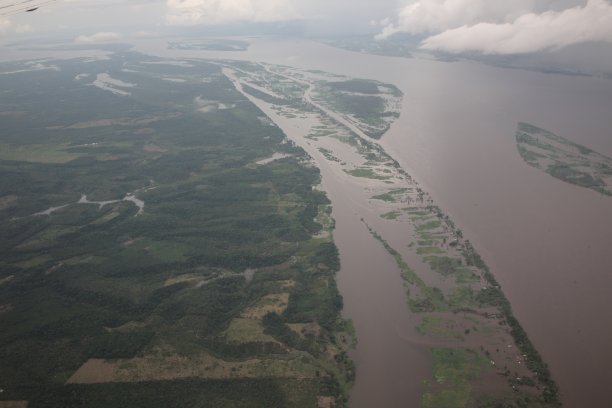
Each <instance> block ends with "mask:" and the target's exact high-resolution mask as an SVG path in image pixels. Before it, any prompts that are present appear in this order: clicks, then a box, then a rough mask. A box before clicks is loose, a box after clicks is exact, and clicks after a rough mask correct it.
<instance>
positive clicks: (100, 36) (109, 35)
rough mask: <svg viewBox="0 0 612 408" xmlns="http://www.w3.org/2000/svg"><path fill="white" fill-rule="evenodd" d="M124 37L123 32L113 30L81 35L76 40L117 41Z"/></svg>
mask: <svg viewBox="0 0 612 408" xmlns="http://www.w3.org/2000/svg"><path fill="white" fill-rule="evenodd" d="M121 38H122V36H121V34H119V33H113V32H100V33H96V34H92V35H80V36H78V37H77V38H76V39H75V40H74V42H76V43H80V44H90V43H101V42H109V41H117V40H120V39H121Z"/></svg>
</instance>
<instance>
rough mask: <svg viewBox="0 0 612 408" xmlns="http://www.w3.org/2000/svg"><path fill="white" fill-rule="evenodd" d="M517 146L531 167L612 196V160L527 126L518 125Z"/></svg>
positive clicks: (554, 135) (544, 131) (525, 124)
mask: <svg viewBox="0 0 612 408" xmlns="http://www.w3.org/2000/svg"><path fill="white" fill-rule="evenodd" d="M516 144H517V148H518V151H519V153H520V155H521V157H522V158H523V160H525V162H526V163H527V164H529V165H530V166H532V167H535V168H538V169H541V170H543V171H545V172H546V173H548V174H550V175H551V176H553V177H555V178H558V179H559V180H563V181H565V182H567V183H571V184H576V185H578V186H581V187H586V188H590V189H591V190H595V191H598V192H600V193H602V194H606V195H612V159H611V158H609V157H607V156H604V155H602V154H599V153H597V152H595V151H593V150H591V149H589V148H588V147H585V146H582V145H579V144H577V143H574V142H572V141H570V140H568V139H565V138H563V137H561V136H558V135H556V134H554V133H551V132H548V131H546V130H544V129H541V128H539V127H536V126H533V125H529V124H527V123H519V125H518V130H517V132H516Z"/></svg>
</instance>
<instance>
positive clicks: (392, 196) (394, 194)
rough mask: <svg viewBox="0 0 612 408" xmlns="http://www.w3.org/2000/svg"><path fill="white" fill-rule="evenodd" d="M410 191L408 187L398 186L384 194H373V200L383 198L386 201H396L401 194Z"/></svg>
mask: <svg viewBox="0 0 612 408" xmlns="http://www.w3.org/2000/svg"><path fill="white" fill-rule="evenodd" d="M407 191H408V189H407V188H396V189H394V190H390V191H389V192H386V193H383V194H378V195H375V196H372V199H373V200H382V201H386V202H388V203H395V202H397V200H398V198H399V197H398V196H400V195H401V194H404V193H406V192H407Z"/></svg>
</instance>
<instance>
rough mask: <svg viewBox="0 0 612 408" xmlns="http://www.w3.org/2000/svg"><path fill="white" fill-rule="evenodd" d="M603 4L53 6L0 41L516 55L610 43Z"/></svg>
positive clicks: (542, 0)
mask: <svg viewBox="0 0 612 408" xmlns="http://www.w3.org/2000/svg"><path fill="white" fill-rule="evenodd" d="M21 1H23V0H0V6H2V5H7V4H15V3H18V2H21ZM34 1H36V0H34ZM40 1H41V2H43V1H45V0H40ZM610 1H611V0H131V1H128V0H57V1H56V2H54V3H52V4H49V5H46V6H43V7H41V8H40V9H39V10H37V11H36V12H33V13H20V14H16V15H12V16H9V17H6V16H0V36H1V37H2V38H3V39H4V40H12V39H17V38H19V36H23V35H40V36H42V35H47V34H53V33H66V34H67V35H68V34H73V35H74V36H75V37H74V38H75V41H77V42H95V41H111V40H119V39H121V38H125V37H129V36H132V35H135V34H136V33H138V34H139V35H144V34H145V33H161V32H164V31H165V30H168V29H171V28H173V27H182V26H192V27H211V26H222V25H225V24H236V23H243V22H244V23H246V22H255V23H299V25H300V26H301V27H304V28H305V30H306V33H307V34H311V35H314V34H317V33H321V34H353V33H371V34H372V36H374V35H376V38H378V39H381V40H384V39H385V38H389V37H391V36H393V35H395V34H397V33H407V34H413V35H419V36H421V37H422V38H423V41H422V43H421V47H422V48H424V49H429V50H442V51H448V52H464V51H469V52H481V53H484V54H517V53H518V54H520V53H535V52H542V51H545V52H546V51H550V50H557V49H561V48H563V47H567V46H571V45H575V44H581V43H587V42H606V43H612V3H611V2H610ZM1 10H3V9H2V8H0V11H1Z"/></svg>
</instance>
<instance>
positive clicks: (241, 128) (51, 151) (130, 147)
mask: <svg viewBox="0 0 612 408" xmlns="http://www.w3.org/2000/svg"><path fill="white" fill-rule="evenodd" d="M15 64H17V63H15ZM57 64H58V66H59V68H60V70H59V71H49V72H48V71H45V72H39V71H34V72H26V73H20V74H14V75H10V76H7V75H4V76H2V77H0V87H1V88H2V89H3V92H4V95H5V97H3V98H2V100H1V101H0V111H2V112H10V111H19V112H26V114H25V115H13V116H10V115H9V116H6V117H3V120H2V121H1V122H0V135H1V136H0V144H1V145H2V146H11V149H12V150H10V151H11V152H19V154H15V155H14V156H9V155H8V153H3V155H0V169H1V171H2V172H3V175H4V177H2V179H1V180H0V220H2V224H3V228H2V231H1V232H0V254H1V259H2V260H1V261H0V325H1V326H2V327H3V330H2V332H1V333H0V346H1V347H0V366H2V370H0V384H1V385H2V388H3V390H4V392H3V393H2V394H0V399H2V400H28V401H30V405H29V406H34V407H37V406H49V407H52V406H57V407H76V406H92V407H95V406H104V407H106V406H130V407H138V406H150V407H154V406H215V407H217V406H219V407H223V406H232V407H233V406H238V407H242V406H244V407H251V406H279V407H281V406H282V407H285V406H296V407H302V406H304V407H306V406H308V407H310V406H313V404H315V403H316V398H317V396H330V397H333V398H334V399H335V401H336V403H337V404H338V406H342V405H343V404H344V403H345V400H346V393H347V390H348V388H349V387H350V384H351V383H352V379H353V376H354V368H353V367H352V363H351V361H350V360H349V359H348V357H347V356H346V352H345V350H347V349H348V348H350V343H351V341H348V340H346V339H347V338H348V337H347V336H346V335H345V333H346V332H347V327H346V324H345V322H344V321H343V320H342V319H341V318H340V309H341V308H342V298H341V296H340V295H339V293H338V290H337V287H336V284H335V272H336V271H337V270H338V269H339V261H338V255H337V250H336V247H335V245H334V243H333V241H332V240H331V237H329V236H328V237H323V236H324V234H318V233H319V232H321V231H322V230H323V229H324V228H331V227H332V226H333V222H332V221H330V220H329V214H327V213H325V214H323V213H322V211H326V208H327V207H328V204H329V201H328V200H327V198H326V197H325V195H324V194H323V193H321V192H319V191H317V190H316V189H314V188H313V187H314V186H315V185H317V184H318V183H319V182H320V176H319V173H318V171H317V169H315V168H312V167H311V166H307V165H305V164H304V163H305V162H306V161H307V156H306V154H305V152H304V151H303V150H302V149H300V148H297V147H296V146H294V145H292V144H291V143H285V141H284V140H285V136H284V135H283V134H282V132H281V131H280V130H279V129H278V128H277V127H274V126H269V125H268V124H266V123H263V122H262V120H261V117H262V116H263V113H262V112H261V111H259V110H258V109H257V108H256V107H255V106H253V105H252V104H250V103H249V102H248V100H246V99H245V98H244V97H243V96H242V95H241V94H240V93H239V92H237V91H236V90H235V89H234V87H233V85H232V83H231V82H230V81H229V80H227V79H226V78H225V77H224V76H223V75H221V68H220V67H219V66H218V65H214V64H209V63H205V62H191V61H190V62H189V63H179V64H177V63H174V61H167V60H162V59H156V58H151V57H144V56H142V55H139V54H135V53H131V52H123V53H117V54H115V55H114V56H113V57H112V58H110V59H108V60H100V61H97V62H95V63H92V62H85V61H81V60H67V61H58V62H57ZM9 65H10V64H9ZM13 65H14V64H13ZM11 67H12V65H11V66H8V67H5V68H6V69H5V70H6V71H8V70H11V69H12V68H11ZM126 68H128V70H127V71H126V70H125V69H126ZM99 72H106V73H108V75H109V76H111V77H112V78H116V79H119V80H121V81H124V82H127V83H133V84H136V86H134V87H130V88H129V89H127V88H126V91H129V94H117V93H112V92H109V91H108V90H103V89H100V88H97V87H95V86H91V83H92V81H94V80H95V78H96V74H97V73H99ZM83 73H87V74H90V76H89V77H79V75H81V74H83ZM165 76H172V78H176V79H180V80H182V81H183V82H180V81H179V82H177V81H174V82H169V81H166V80H164V79H163V78H165ZM203 77H204V78H206V79H207V80H206V81H202V78H203ZM76 78H85V79H76ZM87 78H89V79H87ZM202 95H205V96H206V99H207V100H210V101H216V102H215V105H214V106H218V108H215V109H208V108H206V109H202V105H201V104H200V103H199V102H198V101H201V100H202V98H203V97H202ZM206 103H207V104H208V103H209V102H206ZM206 106H207V107H208V106H209V105H206ZM211 106H212V105H211ZM39 112H44V113H45V114H44V115H41V114H38V113H39ZM30 147H33V148H32V150H31V151H32V154H31V155H29V156H27V157H26V155H25V153H24V152H28V151H29V149H30ZM3 152H4V150H3ZM274 153H283V154H285V155H287V156H288V157H285V158H283V159H279V160H275V161H273V162H270V163H268V164H267V165H265V166H255V167H254V166H252V163H253V162H256V161H257V160H259V159H261V158H262V157H270V156H272V154H274ZM127 194H133V195H134V196H135V197H136V198H138V199H139V200H142V201H143V202H144V208H143V212H142V213H140V214H139V213H138V208H137V207H136V206H135V205H134V203H133V202H129V201H118V202H114V203H109V204H106V205H104V206H99V205H97V204H86V203H78V201H79V200H80V198H81V196H82V195H86V196H87V200H91V201H108V200H121V199H122V198H123V197H125V196H126V195H127ZM59 206H64V207H62V208H60V209H57V210H56V211H53V212H50V213H49V214H48V215H34V214H36V213H40V212H43V211H45V210H47V209H49V208H50V207H59ZM245 270H254V271H255V272H254V273H251V275H250V276H249V277H248V278H247V277H246V274H245ZM292 325H304V326H308V327H312V328H313V329H312V330H306V331H305V332H304V334H298V333H296V332H294V331H293V330H292V329H291V327H292ZM342 339H344V340H346V341H343V340H342ZM93 358H98V359H104V361H106V364H111V365H112V364H117V366H116V367H118V368H117V372H116V373H115V374H108V376H107V377H105V378H104V379H102V380H100V381H99V382H100V383H99V384H80V382H86V381H85V380H83V378H87V376H88V375H91V371H92V369H91V368H90V369H88V368H87V364H85V363H87V362H88V361H91V359H93ZM254 358H261V359H262V361H264V362H265V364H261V365H260V366H261V367H258V366H256V365H253V363H252V362H251V363H249V361H253V359H254ZM179 359H182V360H181V361H185V364H184V367H183V369H181V370H175V371H172V370H170V369H169V368H167V367H169V366H170V365H171V364H170V365H169V363H167V362H168V361H177V360H179ZM201 361H206V362H210V367H209V368H206V364H204V363H200V362H201ZM147 367H150V368H149V369H147ZM164 367H166V368H164ZM88 370H89V371H90V372H88ZM315 373H316V374H315ZM121 375H124V377H121ZM130 376H131V377H130ZM187 377H189V378H190V379H186V378H187ZM264 377H265V378H264ZM125 378H139V379H141V380H142V381H141V382H138V383H135V382H134V383H133V382H125ZM68 380H70V382H71V383H76V384H68V385H66V382H67V381H68ZM154 396H155V398H153V397H154Z"/></svg>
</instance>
